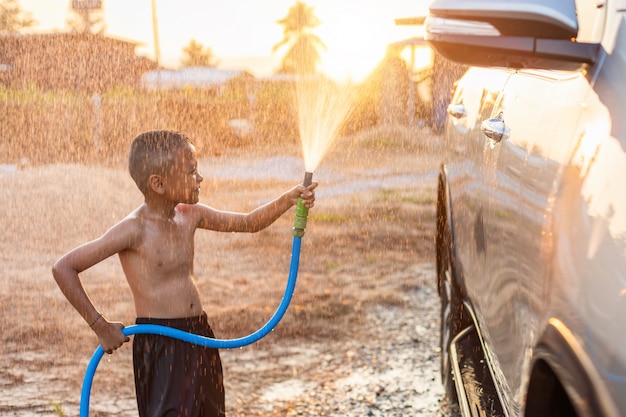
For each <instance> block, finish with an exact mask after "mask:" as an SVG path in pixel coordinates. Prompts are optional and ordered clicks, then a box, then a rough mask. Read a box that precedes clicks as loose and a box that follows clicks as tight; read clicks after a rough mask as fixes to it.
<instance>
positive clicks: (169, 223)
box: [52, 131, 317, 417]
mask: <svg viewBox="0 0 626 417" xmlns="http://www.w3.org/2000/svg"><path fill="white" fill-rule="evenodd" d="M129 171H130V175H131V177H132V178H133V180H134V181H135V183H136V184H137V186H138V187H139V189H140V190H141V192H142V193H143V195H144V203H143V204H141V205H140V206H139V207H137V208H136V209H135V210H134V211H133V212H131V213H130V214H129V215H128V216H126V218H124V219H123V220H121V221H120V222H119V223H117V224H116V225H114V226H113V227H111V228H110V229H109V230H108V231H106V232H105V233H104V234H103V235H102V236H101V237H99V238H97V239H95V240H92V241H90V242H87V243H84V244H83V245H80V246H78V247H77V248H75V249H73V250H71V251H70V252H68V253H67V254H65V255H64V256H63V257H61V258H60V259H59V260H58V261H57V262H56V263H55V264H54V267H53V269H52V273H53V275H54V279H55V280H56V282H57V284H58V285H59V287H60V289H61V291H62V292H63V294H64V295H65V297H66V298H67V299H68V301H69V302H70V303H71V304H72V306H74V308H75V309H76V310H77V311H78V313H79V314H80V315H81V316H82V317H83V319H84V320H85V321H86V322H87V323H88V324H89V326H90V327H91V328H92V330H93V331H94V332H95V333H96V335H97V337H98V341H99V342H100V344H101V346H102V348H103V349H104V351H105V352H107V353H109V354H110V353H112V352H113V351H114V350H115V349H117V348H119V347H120V346H121V345H122V344H123V343H124V342H127V341H128V340H129V338H128V337H126V336H124V334H123V333H122V329H123V327H124V325H123V324H122V323H120V322H115V321H109V320H108V319H107V318H105V317H104V316H103V315H102V313H100V312H99V311H98V310H97V309H96V307H95V306H94V305H93V303H92V302H91V300H90V299H89V296H88V295H87V293H86V292H85V290H84V288H83V285H82V283H81V280H80V278H79V274H80V273H81V272H82V271H84V270H86V269H88V268H90V267H91V266H93V265H95V264H97V263H99V262H101V261H102V260H104V259H106V258H108V257H110V256H111V255H114V254H117V255H118V256H119V259H120V262H121V265H122V269H123V271H124V274H125V276H126V279H127V281H128V284H129V286H130V289H131V291H132V294H133V299H134V303H135V310H136V314H137V321H136V322H137V323H152V324H160V325H165V326H170V327H175V328H179V329H181V330H185V331H191V332H192V333H196V334H200V335H203V336H207V337H214V335H213V332H212V330H211V328H210V326H209V324H208V322H207V317H206V314H205V313H204V310H203V307H202V303H201V301H200V294H199V292H198V289H197V287H196V284H195V277H194V272H193V258H194V233H195V231H196V229H198V228H200V229H208V230H214V231H219V232H258V231H260V230H262V229H264V228H266V227H268V226H269V225H271V224H272V223H273V222H274V221H276V220H277V219H278V218H279V217H280V216H281V215H282V214H284V213H285V212H286V211H287V210H288V209H289V208H291V207H292V206H294V205H295V204H296V202H297V200H298V198H302V199H303V202H304V204H305V206H307V207H309V208H311V207H313V205H314V202H315V192H314V189H315V188H316V187H317V183H313V184H311V185H310V186H309V187H304V186H302V185H298V186H295V187H293V188H291V189H290V190H288V191H286V192H285V193H283V194H282V195H280V196H279V197H278V198H276V199H274V200H273V201H271V202H269V203H267V204H265V205H262V206H260V207H258V208H256V209H255V210H253V211H251V212H250V213H235V212H226V211H220V210H216V209H214V208H212V207H209V206H207V205H205V204H200V203H198V201H199V194H200V184H201V183H202V180H203V177H202V175H200V173H199V172H198V163H197V160H196V156H195V149H194V147H193V145H192V144H191V142H190V141H189V140H188V139H187V138H186V137H185V136H183V135H182V134H180V133H176V132H171V131H150V132H145V133H142V134H140V135H139V136H137V137H136V138H135V139H134V140H133V143H132V145H131V149H130V157H129ZM133 364H134V371H135V389H136V393H137V404H138V409H139V415H140V416H141V417H155V416H224V386H223V381H222V367H221V362H220V358H219V353H218V351H217V350H216V349H210V348H203V347H199V346H194V345H191V344H188V343H185V342H182V341H178V340H175V339H171V338H167V337H164V336H157V335H136V336H135V337H134V341H133Z"/></svg>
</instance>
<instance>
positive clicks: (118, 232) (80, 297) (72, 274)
mask: <svg viewBox="0 0 626 417" xmlns="http://www.w3.org/2000/svg"><path fill="white" fill-rule="evenodd" d="M131 229H132V227H129V222H128V220H124V221H122V222H121V223H118V225H116V226H114V227H113V228H111V229H109V230H108V231H107V232H106V233H105V234H104V235H102V236H101V237H100V238H98V239H95V240H92V241H91V242H87V243H85V244H82V245H80V246H78V247H77V248H75V249H73V250H71V251H70V252H68V253H67V254H65V255H64V256H62V257H61V258H60V259H59V260H58V261H57V262H56V263H55V264H54V266H53V267H52V275H53V276H54V279H55V280H56V282H57V285H58V286H59V288H60V289H61V291H62V292H63V294H64V295H65V297H66V298H67V300H68V301H69V302H70V304H72V306H73V307H74V308H75V309H76V311H78V313H79V314H80V315H81V316H82V317H83V319H84V320H85V321H86V322H87V323H88V324H89V326H90V327H91V329H92V330H93V331H94V332H95V333H96V335H97V336H98V340H99V342H100V344H101V345H102V348H103V349H104V351H105V352H107V353H112V352H113V350H115V349H117V348H118V347H120V346H121V345H122V344H123V343H124V342H126V341H128V340H129V338H128V337H126V336H124V335H123V333H122V328H123V327H124V325H123V324H122V323H114V322H109V321H108V320H107V319H105V318H104V317H103V316H102V314H101V313H99V312H98V310H97V309H96V308H95V307H94V305H93V303H92V302H91V300H90V299H89V296H88V295H87V292H86V291H85V288H84V287H83V284H82V282H81V280H80V277H79V275H78V274H79V273H81V272H83V271H84V270H86V269H88V268H90V267H92V266H93V265H95V264H97V263H99V262H101V261H103V260H104V259H106V258H108V257H110V256H111V255H114V254H116V253H118V252H121V251H123V250H126V249H128V248H129V247H130V242H132V241H133V237H132V233H131Z"/></svg>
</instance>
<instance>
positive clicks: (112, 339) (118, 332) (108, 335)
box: [93, 317, 130, 354]
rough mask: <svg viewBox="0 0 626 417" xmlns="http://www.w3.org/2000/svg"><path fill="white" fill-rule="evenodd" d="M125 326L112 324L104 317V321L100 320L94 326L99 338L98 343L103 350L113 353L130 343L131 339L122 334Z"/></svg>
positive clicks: (116, 323) (117, 323)
mask: <svg viewBox="0 0 626 417" xmlns="http://www.w3.org/2000/svg"><path fill="white" fill-rule="evenodd" d="M123 328H124V324H123V323H120V322H110V321H108V320H107V319H105V318H104V317H102V320H98V322H97V323H95V324H94V326H93V330H94V332H96V335H97V336H98V342H100V346H102V349H103V350H104V351H105V352H106V353H108V354H111V353H113V351H114V350H116V349H117V348H119V347H120V346H122V345H123V344H124V343H126V342H128V341H129V340H130V338H129V337H128V336H125V335H124V333H122V329H123Z"/></svg>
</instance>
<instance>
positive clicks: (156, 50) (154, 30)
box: [152, 0, 161, 71]
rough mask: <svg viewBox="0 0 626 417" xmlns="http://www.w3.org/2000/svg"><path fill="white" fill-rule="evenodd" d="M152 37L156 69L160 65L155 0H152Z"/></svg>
mask: <svg viewBox="0 0 626 417" xmlns="http://www.w3.org/2000/svg"><path fill="white" fill-rule="evenodd" d="M152 37H153V39H154V60H155V61H156V64H157V71H158V70H159V68H160V67H161V47H160V45H159V24H158V22H157V10H156V0H152Z"/></svg>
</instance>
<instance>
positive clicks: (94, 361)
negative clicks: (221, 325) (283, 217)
mask: <svg viewBox="0 0 626 417" xmlns="http://www.w3.org/2000/svg"><path fill="white" fill-rule="evenodd" d="M312 181H313V173H312V172H305V174H304V181H303V183H302V184H303V185H304V186H305V187H308V186H309V185H311V183H312ZM308 215H309V209H308V208H307V207H306V206H305V205H304V203H303V201H302V198H298V202H297V204H296V215H295V218H294V221H293V244H292V247H291V264H290V267H289V277H288V279H287V286H286V288H285V292H284V294H283V298H282V300H281V301H280V304H279V305H278V307H277V308H276V311H275V312H274V314H273V315H272V317H270V319H269V320H268V321H267V323H265V324H264V325H263V326H262V327H261V328H259V329H258V330H257V331H255V332H253V333H251V334H249V335H248V336H244V337H240V338H238V339H213V338H210V337H205V336H199V335H197V334H193V333H188V332H185V331H182V330H178V329H173V328H171V327H166V326H159V325H155V324H136V325H133V326H128V327H124V328H123V329H122V333H124V335H125V336H131V335H135V334H154V335H160V336H167V337H171V338H174V339H178V340H182V341H184V342H188V343H193V344H196V345H200V346H204V347H209V348H215V349H234V348H240V347H244V346H247V345H250V344H252V343H254V342H257V341H258V340H260V339H262V338H263V337H265V336H266V335H267V334H268V333H270V332H271V331H272V330H274V328H275V327H276V325H277V324H278V323H279V322H280V320H281V319H282V318H283V316H284V315H285V312H286V311H287V308H288V307H289V303H290V302H291V298H292V297H293V293H294V290H295V288H296V279H297V277H298V268H299V266H300V246H301V243H302V242H301V239H302V236H304V229H305V228H306V222H307V217H308ZM102 356H104V349H102V346H98V347H97V348H96V350H95V352H94V353H93V355H92V357H91V360H90V361H89V364H88V365H87V370H86V371H85V377H84V379H83V388H82V391H81V395H80V417H88V416H89V398H90V396H91V386H92V385H93V378H94V376H95V373H96V369H97V368H98V364H99V363H100V360H101V359H102Z"/></svg>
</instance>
